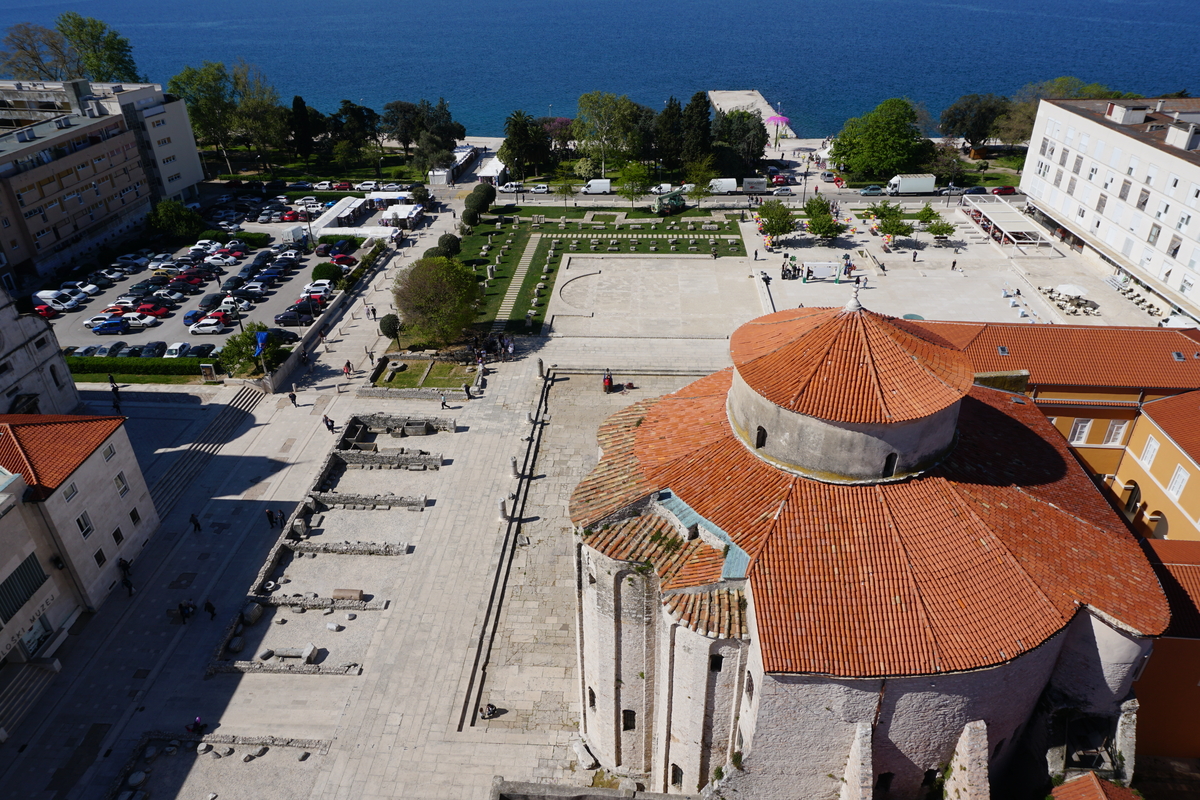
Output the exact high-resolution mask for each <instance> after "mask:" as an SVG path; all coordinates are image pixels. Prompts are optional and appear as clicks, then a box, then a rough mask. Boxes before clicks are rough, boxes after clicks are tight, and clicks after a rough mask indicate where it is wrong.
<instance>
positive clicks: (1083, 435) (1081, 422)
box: [1067, 419, 1092, 444]
mask: <svg viewBox="0 0 1200 800" xmlns="http://www.w3.org/2000/svg"><path fill="white" fill-rule="evenodd" d="M1091 429H1092V421H1091V420H1090V419H1077V420H1075V421H1074V422H1072V423H1071V433H1070V434H1069V435H1068V436H1067V441H1068V442H1070V443H1071V444H1086V443H1087V437H1088V431H1090V430H1091Z"/></svg>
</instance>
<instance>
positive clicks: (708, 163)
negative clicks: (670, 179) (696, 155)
mask: <svg viewBox="0 0 1200 800" xmlns="http://www.w3.org/2000/svg"><path fill="white" fill-rule="evenodd" d="M684 174H685V175H686V176H687V182H688V183H690V184H692V188H691V189H688V191H687V196H688V199H690V200H692V201H694V202H695V203H696V205H700V201H701V200H703V199H704V198H706V197H709V196H710V195H712V187H711V186H710V185H709V184H711V183H712V179H713V178H715V177H717V171H716V170H715V169H713V157H712V154H711V153H709V154H708V155H706V156H703V157H701V158H700V160H699V161H691V162H689V163H687V164H686V165H684Z"/></svg>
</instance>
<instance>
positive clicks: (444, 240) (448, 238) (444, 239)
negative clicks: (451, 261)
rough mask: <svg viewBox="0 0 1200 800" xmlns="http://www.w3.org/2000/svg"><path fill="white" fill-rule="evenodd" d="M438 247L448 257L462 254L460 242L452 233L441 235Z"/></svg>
mask: <svg viewBox="0 0 1200 800" xmlns="http://www.w3.org/2000/svg"><path fill="white" fill-rule="evenodd" d="M438 247H440V248H442V249H443V250H445V251H446V253H447V254H448V255H452V256H456V255H458V254H459V253H461V252H462V240H461V239H459V238H458V237H457V236H455V235H454V234H453V233H443V234H442V235H441V236H439V237H438Z"/></svg>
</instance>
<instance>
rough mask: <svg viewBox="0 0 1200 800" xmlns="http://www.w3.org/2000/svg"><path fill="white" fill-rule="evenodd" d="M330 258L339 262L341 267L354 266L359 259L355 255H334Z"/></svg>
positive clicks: (336, 262) (334, 261)
mask: <svg viewBox="0 0 1200 800" xmlns="http://www.w3.org/2000/svg"><path fill="white" fill-rule="evenodd" d="M329 260H330V261H332V262H333V263H335V264H337V265H338V266H339V267H353V266H354V265H355V264H357V263H358V259H357V258H355V257H354V256H334V257H333V258H331V259H329Z"/></svg>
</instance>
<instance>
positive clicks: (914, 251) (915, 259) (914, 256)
mask: <svg viewBox="0 0 1200 800" xmlns="http://www.w3.org/2000/svg"><path fill="white" fill-rule="evenodd" d="M916 261H917V251H916V250H913V263H914V264H915V263H916Z"/></svg>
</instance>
